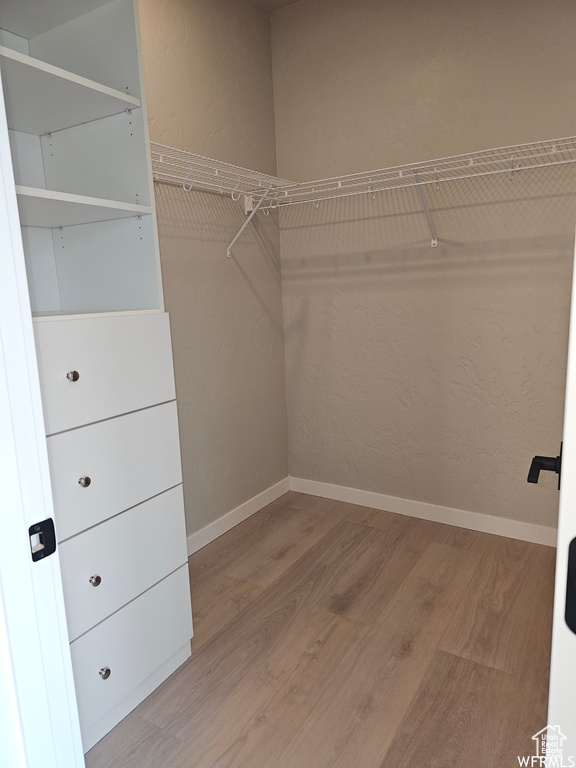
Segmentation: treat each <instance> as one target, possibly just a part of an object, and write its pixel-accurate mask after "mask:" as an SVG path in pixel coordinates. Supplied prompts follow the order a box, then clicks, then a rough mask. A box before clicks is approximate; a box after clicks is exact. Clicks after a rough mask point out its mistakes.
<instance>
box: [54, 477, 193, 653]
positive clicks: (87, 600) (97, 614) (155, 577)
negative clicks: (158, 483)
mask: <svg viewBox="0 0 576 768" xmlns="http://www.w3.org/2000/svg"><path fill="white" fill-rule="evenodd" d="M187 559H188V553H187V550H186V529H185V524H184V499H183V496H182V486H181V485H179V486H177V487H176V488H172V489H170V490H169V491H166V492H165V493H162V494H160V496H156V497H155V498H153V499H150V500H149V501H145V502H144V503H143V504H139V505H138V506H137V507H134V508H133V509H129V510H128V511H127V512H124V513H123V514H121V515H118V516H117V517H114V518H113V519H112V520H107V521H106V522H105V523H102V524H101V525H97V526H96V527H95V528H91V529H90V530H89V531H85V532H84V533H81V534H80V535H79V536H75V537H74V538H72V539H69V540H68V541H65V542H64V544H62V545H61V546H60V567H61V569H62V581H63V584H64V598H65V601H66V614H67V617H68V634H69V636H70V640H71V641H72V640H75V639H76V638H77V637H78V636H79V635H81V634H83V633H84V632H86V631H87V630H88V629H90V628H91V627H93V626H94V625H95V624H98V623H99V622H101V621H102V620H103V619H105V618H106V617H107V616H109V615H110V614H111V613H113V612H114V611H116V610H118V608H121V607H122V606H123V605H126V603H128V602H129V601H130V600H133V599H134V598H135V597H137V596H138V595H139V594H140V593H141V592H144V591H145V590H147V589H149V588H150V587H151V586H153V585H154V584H156V582H157V581H160V579H163V578H164V577H165V576H167V575H168V574H169V573H171V572H172V571H175V570H176V569H177V568H179V567H180V566H181V565H183V564H184V563H186V561H187Z"/></svg>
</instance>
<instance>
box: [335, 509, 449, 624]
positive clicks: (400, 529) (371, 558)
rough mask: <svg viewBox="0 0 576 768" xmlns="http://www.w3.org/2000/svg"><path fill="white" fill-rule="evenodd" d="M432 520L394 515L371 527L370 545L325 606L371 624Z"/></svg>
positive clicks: (427, 537) (416, 555) (428, 536)
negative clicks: (372, 528)
mask: <svg viewBox="0 0 576 768" xmlns="http://www.w3.org/2000/svg"><path fill="white" fill-rule="evenodd" d="M434 533H435V527H434V523H429V522H427V521H425V520H416V519H415V518H408V517H401V516H399V515H394V516H393V517H392V518H391V519H389V520H388V525H387V526H386V527H385V526H384V525H382V526H381V527H378V528H375V529H374V530H373V533H372V536H371V539H370V544H369V546H368V547H367V548H366V550H365V551H363V552H358V556H357V558H356V559H355V561H354V562H353V563H352V565H351V567H350V569H349V570H347V571H346V572H345V573H344V574H343V575H342V578H341V579H340V580H338V581H337V582H336V583H335V584H334V588H333V590H332V592H331V593H330V595H329V597H328V600H327V603H326V607H327V608H328V610H330V611H332V612H333V613H337V614H339V615H340V616H346V617H348V618H349V619H353V620H354V621H360V622H363V623H366V624H374V623H377V622H378V621H379V618H380V615H381V614H382V612H383V611H384V610H385V609H386V607H387V606H388V604H389V603H390V602H391V600H392V599H393V597H394V595H395V594H396V591H397V590H398V589H399V587H400V586H401V585H402V583H403V581H404V580H405V578H406V577H407V576H408V574H409V573H410V571H411V570H412V568H413V567H414V566H415V565H416V563H417V562H418V560H419V559H420V557H421V556H422V554H423V553H424V551H425V550H426V548H427V547H428V545H429V544H430V541H431V540H432V539H433V538H434Z"/></svg>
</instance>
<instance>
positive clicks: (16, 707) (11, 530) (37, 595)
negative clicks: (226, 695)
mask: <svg viewBox="0 0 576 768" xmlns="http://www.w3.org/2000/svg"><path fill="white" fill-rule="evenodd" d="M0 105H2V106H0V519H1V526H2V527H1V535H0V766H2V768H4V766H6V768H80V767H81V766H84V758H83V754H82V743H81V739H80V727H79V723H78V712H77V707H76V697H75V693H74V682H73V678H72V666H71V661H70V649H69V645H68V632H67V628H66V618H65V613H64V602H63V596H62V582H61V577H60V563H59V561H58V553H57V552H56V553H55V554H53V555H51V556H50V557H46V558H45V559H39V560H37V561H36V562H32V551H31V545H30V538H29V528H30V526H32V525H33V524H35V523H37V522H39V521H43V520H46V519H47V518H52V517H53V511H52V495H51V489H50V478H49V473H48V458H47V452H46V440H45V437H44V419H43V416H42V406H41V401H40V386H39V381H38V371H37V367H36V355H35V349H34V337H33V332H32V321H31V315H30V304H29V299H28V289H27V284H26V274H25V267H24V255H23V251H22V240H21V235H20V224H19V218H18V209H17V204H16V195H15V190H14V179H13V172H12V161H11V157H10V147H9V143H8V129H7V125H6V115H5V112H4V106H3V105H4V99H3V95H2V86H1V83H0ZM38 545H39V548H41V546H42V543H41V542H38Z"/></svg>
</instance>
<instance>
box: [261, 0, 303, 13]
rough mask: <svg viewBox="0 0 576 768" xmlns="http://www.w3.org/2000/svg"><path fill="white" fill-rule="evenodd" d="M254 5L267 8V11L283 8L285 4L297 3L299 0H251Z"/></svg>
mask: <svg viewBox="0 0 576 768" xmlns="http://www.w3.org/2000/svg"><path fill="white" fill-rule="evenodd" d="M251 2H252V3H253V4H254V5H259V6H260V8H267V9H268V10H269V11H275V10H276V9H277V8H284V6H285V5H293V4H294V3H299V2H300V0H251Z"/></svg>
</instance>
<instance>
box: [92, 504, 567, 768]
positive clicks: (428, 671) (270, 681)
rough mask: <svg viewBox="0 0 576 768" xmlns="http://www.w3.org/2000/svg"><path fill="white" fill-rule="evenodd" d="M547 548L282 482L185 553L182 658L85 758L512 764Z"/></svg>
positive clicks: (545, 641) (533, 661)
mask: <svg viewBox="0 0 576 768" xmlns="http://www.w3.org/2000/svg"><path fill="white" fill-rule="evenodd" d="M554 557H555V552H554V550H553V549H551V548H548V547H542V546H538V545H536V544H527V543H524V542H519V541H514V540H512V539H505V538H501V537H499V536H491V535H488V534H482V533H476V532H473V531H465V530H462V529H457V528H452V527H451V526H446V525H439V524H437V523H431V522H428V521H424V520H417V519H414V518H409V517H402V516H399V515H394V514H391V513H388V512H379V511H376V510H372V509H366V508H365V507H357V506H355V505H352V504H344V503H342V502H334V501H328V500H326V499H320V498H317V497H314V496H306V495H303V494H298V493H294V492H290V493H287V494H286V495H285V496H283V497H282V498H281V499H279V500H278V501H277V502H275V503H273V504H270V505H269V506H267V507H266V508H265V509H263V510H261V511H260V512H258V513H257V514H256V515H254V516H252V517H251V518H249V519H248V520H246V521H245V522H244V523H242V524H241V525H239V526H237V527H236V528H234V529H233V530H231V531H229V532H228V533H227V534H225V535H224V536H222V537H220V538H219V539H217V540H216V541H214V542H212V544H209V545H208V546H207V547H205V548H204V549H202V550H201V551H200V552H198V553H196V554H195V555H193V556H192V557H191V558H190V578H191V587H192V607H193V614H194V627H195V637H194V640H193V641H192V658H191V659H190V661H189V662H187V663H186V664H185V665H184V666H183V667H181V668H180V669H179V670H178V671H177V672H176V673H175V674H174V675H172V677H171V678H169V679H168V680H167V681H166V682H165V683H164V684H163V685H161V686H160V687H159V688H158V689H157V690H156V691H155V692H154V693H153V694H152V695H151V696H150V697H149V698H148V699H146V701H145V702H143V703H142V704H141V705H140V706H139V707H138V708H137V709H135V710H134V711H133V712H132V713H131V714H130V715H129V716H128V717H127V718H126V719H125V720H124V721H123V722H122V723H120V725H118V726H117V727H116V728H115V729H114V730H113V731H112V732H111V733H109V734H108V735H107V736H106V737H105V738H104V739H103V740H102V741H101V742H99V743H98V744H97V745H96V746H95V747H93V749H92V750H91V751H90V752H89V753H88V754H87V756H86V764H87V766H88V768H165V767H166V768H452V767H454V768H507V766H510V767H512V766H514V765H516V766H517V765H518V760H517V757H516V756H517V755H529V754H533V749H532V741H531V736H532V734H534V733H536V731H538V730H540V728H543V727H544V726H545V725H546V698H547V688H548V673H549V656H550V635H551V623H552V599H553V576H554ZM153 620H154V618H153V617H151V621H153Z"/></svg>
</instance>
